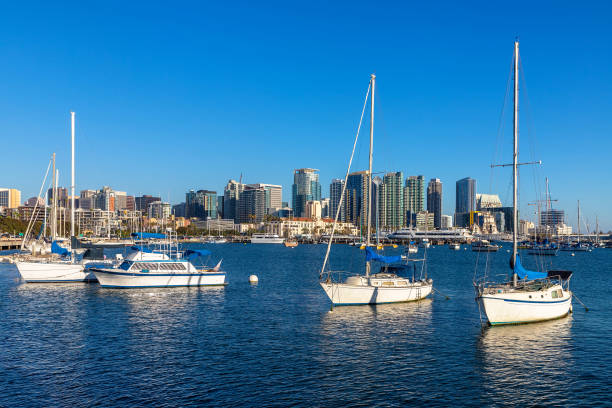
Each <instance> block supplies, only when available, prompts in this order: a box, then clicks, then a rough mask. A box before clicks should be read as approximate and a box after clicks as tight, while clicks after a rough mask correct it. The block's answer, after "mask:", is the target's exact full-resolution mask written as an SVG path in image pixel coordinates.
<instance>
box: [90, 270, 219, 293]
mask: <svg viewBox="0 0 612 408" xmlns="http://www.w3.org/2000/svg"><path fill="white" fill-rule="evenodd" d="M92 271H93V273H94V274H95V275H96V278H97V279H98V282H100V286H102V287H106V288H166V287H178V286H223V285H226V282H225V273H224V272H205V273H165V274H161V273H149V272H126V271H117V270H109V269H98V268H93V269H92Z"/></svg>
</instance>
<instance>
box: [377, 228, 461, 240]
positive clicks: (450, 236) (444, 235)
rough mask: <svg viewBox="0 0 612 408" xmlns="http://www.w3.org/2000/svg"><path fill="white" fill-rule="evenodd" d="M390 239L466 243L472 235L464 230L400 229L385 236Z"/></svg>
mask: <svg viewBox="0 0 612 408" xmlns="http://www.w3.org/2000/svg"><path fill="white" fill-rule="evenodd" d="M387 238H390V239H409V240H434V241H436V240H439V241H443V240H455V241H467V240H471V239H472V238H473V236H472V234H470V232H469V231H468V230H467V229H465V228H456V229H439V230H427V231H419V230H416V229H412V228H402V229H399V230H397V231H395V232H393V233H391V234H389V235H388V236H387Z"/></svg>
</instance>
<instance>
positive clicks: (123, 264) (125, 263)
mask: <svg viewBox="0 0 612 408" xmlns="http://www.w3.org/2000/svg"><path fill="white" fill-rule="evenodd" d="M119 269H123V270H124V271H127V270H128V269H130V262H129V261H123V262H121V265H119Z"/></svg>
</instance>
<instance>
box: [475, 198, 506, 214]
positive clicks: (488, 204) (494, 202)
mask: <svg viewBox="0 0 612 408" xmlns="http://www.w3.org/2000/svg"><path fill="white" fill-rule="evenodd" d="M501 206H502V203H501V200H500V199H499V196H498V195H497V194H476V211H485V210H488V209H491V208H499V207H501Z"/></svg>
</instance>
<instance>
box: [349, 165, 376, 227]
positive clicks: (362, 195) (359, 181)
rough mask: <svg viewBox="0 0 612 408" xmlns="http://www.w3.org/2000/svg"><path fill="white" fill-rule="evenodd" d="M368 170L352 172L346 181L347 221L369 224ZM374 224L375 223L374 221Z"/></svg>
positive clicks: (356, 223) (355, 223)
mask: <svg viewBox="0 0 612 408" xmlns="http://www.w3.org/2000/svg"><path fill="white" fill-rule="evenodd" d="M368 191H369V185H368V171H367V170H364V171H357V172H355V173H351V174H349V176H348V179H347V181H346V201H345V203H344V204H345V205H346V222H350V223H352V224H354V225H361V226H363V225H367V217H366V212H367V208H368ZM372 225H374V223H372Z"/></svg>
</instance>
